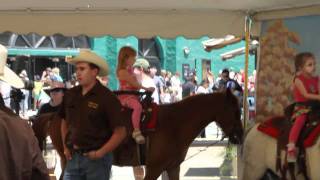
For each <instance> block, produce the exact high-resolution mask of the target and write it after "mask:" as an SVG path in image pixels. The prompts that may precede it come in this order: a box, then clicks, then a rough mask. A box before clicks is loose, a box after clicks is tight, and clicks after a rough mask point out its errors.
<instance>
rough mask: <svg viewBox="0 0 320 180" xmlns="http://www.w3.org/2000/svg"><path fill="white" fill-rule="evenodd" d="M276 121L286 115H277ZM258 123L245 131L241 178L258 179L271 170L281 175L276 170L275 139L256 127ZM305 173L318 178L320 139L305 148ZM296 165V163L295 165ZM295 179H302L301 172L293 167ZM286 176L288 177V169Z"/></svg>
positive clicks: (283, 156) (319, 172) (283, 155)
mask: <svg viewBox="0 0 320 180" xmlns="http://www.w3.org/2000/svg"><path fill="white" fill-rule="evenodd" d="M273 118H277V119H275V120H277V121H283V120H286V116H277V117H273ZM259 125H260V123H257V124H256V125H254V126H253V127H252V128H251V129H250V130H249V131H248V133H247V135H246V138H245V139H244V143H243V147H242V148H243V151H242V163H243V164H241V167H242V174H241V176H240V179H242V180H258V179H261V178H262V177H263V175H264V173H265V172H266V171H267V170H268V171H270V170H271V171H272V172H273V173H274V174H276V175H278V176H279V177H281V173H280V172H277V171H276V159H277V139H275V138H273V137H270V136H268V135H266V134H264V133H263V132H261V131H259V130H258V129H257V128H258V126H259ZM305 155H306V167H307V175H308V177H309V178H310V179H312V180H313V179H320V171H319V170H318V167H319V166H320V163H319V158H320V139H319V138H318V139H317V140H316V143H315V144H314V145H313V146H312V147H309V148H306V150H305ZM284 159H285V151H284V150H282V151H281V164H283V163H284ZM295 167H297V165H295ZM295 176H296V177H295V179H304V176H303V174H302V173H298V170H297V168H295ZM287 177H290V178H291V176H290V174H289V170H288V171H287Z"/></svg>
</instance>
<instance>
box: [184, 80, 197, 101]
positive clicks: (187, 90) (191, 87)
mask: <svg viewBox="0 0 320 180" xmlns="http://www.w3.org/2000/svg"><path fill="white" fill-rule="evenodd" d="M194 82H195V80H194V78H193V77H187V78H186V79H185V83H184V84H182V98H185V97H188V96H192V95H194V94H195V91H196V84H195V83H194Z"/></svg>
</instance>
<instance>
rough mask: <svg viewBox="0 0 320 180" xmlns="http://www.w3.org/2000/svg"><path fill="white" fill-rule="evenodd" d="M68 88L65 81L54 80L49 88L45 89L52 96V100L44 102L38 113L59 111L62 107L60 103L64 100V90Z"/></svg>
mask: <svg viewBox="0 0 320 180" xmlns="http://www.w3.org/2000/svg"><path fill="white" fill-rule="evenodd" d="M65 90H66V88H65V85H64V83H62V82H58V81H53V82H51V85H50V87H49V88H46V89H44V91H45V92H46V93H47V94H48V95H49V96H50V101H49V102H48V103H45V104H43V105H42V106H41V107H40V109H39V111H38V115H40V114H44V113H51V112H57V111H58V110H59V109H60V107H61V106H60V105H61V103H62V100H63V95H64V91H65Z"/></svg>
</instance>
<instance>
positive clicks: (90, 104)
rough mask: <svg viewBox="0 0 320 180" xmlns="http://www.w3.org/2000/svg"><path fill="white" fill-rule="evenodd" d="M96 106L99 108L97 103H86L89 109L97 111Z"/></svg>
mask: <svg viewBox="0 0 320 180" xmlns="http://www.w3.org/2000/svg"><path fill="white" fill-rule="evenodd" d="M98 106H99V104H97V103H94V102H91V101H89V102H88V107H89V108H93V109H97V108H98Z"/></svg>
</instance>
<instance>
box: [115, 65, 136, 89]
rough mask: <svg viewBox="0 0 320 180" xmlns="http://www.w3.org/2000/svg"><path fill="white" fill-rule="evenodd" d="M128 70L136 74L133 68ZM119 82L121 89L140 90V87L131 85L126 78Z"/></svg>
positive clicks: (131, 73)
mask: <svg viewBox="0 0 320 180" xmlns="http://www.w3.org/2000/svg"><path fill="white" fill-rule="evenodd" d="M127 71H128V73H129V74H130V75H132V76H135V75H134V73H133V70H132V69H128V70H127ZM119 83H120V90H127V91H135V90H136V91H138V90H139V89H137V88H135V87H133V86H131V85H130V84H129V83H128V82H127V81H126V80H119Z"/></svg>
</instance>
